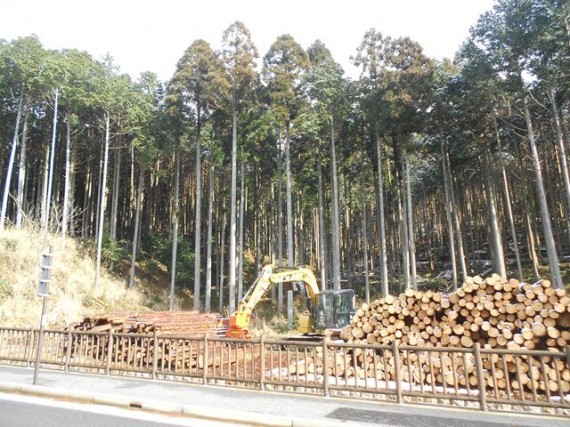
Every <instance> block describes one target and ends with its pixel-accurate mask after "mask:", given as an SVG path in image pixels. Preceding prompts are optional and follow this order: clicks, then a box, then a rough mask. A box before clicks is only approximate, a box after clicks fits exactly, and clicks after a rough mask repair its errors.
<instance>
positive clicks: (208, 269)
mask: <svg viewBox="0 0 570 427" xmlns="http://www.w3.org/2000/svg"><path fill="white" fill-rule="evenodd" d="M214 173H215V167H214V165H212V167H211V168H210V176H209V177H208V187H209V191H208V231H207V232H206V242H207V243H206V296H205V299H204V311H205V312H206V313H209V312H210V311H211V305H212V302H211V301H212V228H213V227H212V222H213V210H214Z"/></svg>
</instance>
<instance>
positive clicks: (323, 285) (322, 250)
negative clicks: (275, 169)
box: [317, 151, 327, 291]
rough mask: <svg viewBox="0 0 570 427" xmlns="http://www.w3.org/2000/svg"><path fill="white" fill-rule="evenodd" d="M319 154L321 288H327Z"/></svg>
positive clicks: (319, 159) (319, 154)
mask: <svg viewBox="0 0 570 427" xmlns="http://www.w3.org/2000/svg"><path fill="white" fill-rule="evenodd" d="M317 156H318V174H319V265H320V269H321V290H323V291H324V290H325V289H326V288H327V246H326V242H327V239H326V236H325V206H324V205H325V204H324V201H323V170H322V169H323V164H322V160H321V153H320V151H319V152H318V153H317Z"/></svg>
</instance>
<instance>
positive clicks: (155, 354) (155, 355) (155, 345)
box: [152, 329, 158, 380]
mask: <svg viewBox="0 0 570 427" xmlns="http://www.w3.org/2000/svg"><path fill="white" fill-rule="evenodd" d="M157 364H158V332H157V331H156V329H155V330H154V333H153V343H152V379H153V380H156V368H157V366H156V365H157Z"/></svg>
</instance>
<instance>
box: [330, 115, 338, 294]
mask: <svg viewBox="0 0 570 427" xmlns="http://www.w3.org/2000/svg"><path fill="white" fill-rule="evenodd" d="M330 120H331V174H332V190H333V200H332V259H333V266H332V267H333V268H332V276H333V277H332V279H333V287H334V289H340V218H339V217H340V213H339V201H338V199H339V197H338V177H337V173H336V148H335V140H334V119H333V116H332V115H331V116H330Z"/></svg>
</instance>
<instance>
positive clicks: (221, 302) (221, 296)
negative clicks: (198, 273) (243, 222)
mask: <svg viewBox="0 0 570 427" xmlns="http://www.w3.org/2000/svg"><path fill="white" fill-rule="evenodd" d="M225 205H226V202H225V198H224V201H223V202H222V211H223V214H222V224H221V226H220V227H221V229H222V236H221V239H220V282H219V284H218V292H219V294H218V310H219V311H220V312H221V311H222V308H223V307H224V267H225V262H224V254H225V251H224V245H225V244H226V209H225V208H226V206H225Z"/></svg>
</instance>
